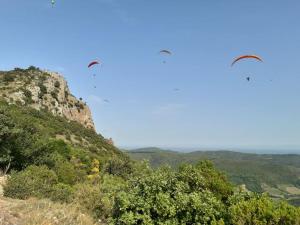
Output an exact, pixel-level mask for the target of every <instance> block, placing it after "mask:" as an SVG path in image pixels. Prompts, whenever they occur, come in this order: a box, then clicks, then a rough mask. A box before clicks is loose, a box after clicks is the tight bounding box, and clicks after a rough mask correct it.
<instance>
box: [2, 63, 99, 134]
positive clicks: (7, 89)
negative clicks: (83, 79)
mask: <svg viewBox="0 0 300 225" xmlns="http://www.w3.org/2000/svg"><path fill="white" fill-rule="evenodd" d="M0 98H2V99H4V100H6V101H7V102H8V103H10V104H22V105H28V106H31V107H33V108H35V109H37V110H41V109H46V110H48V111H50V112H51V113H52V114H54V115H57V116H63V117H66V118H67V119H68V120H71V121H77V122H78V123H80V124H82V125H83V126H85V127H87V128H90V129H93V130H95V125H94V122H93V119H92V115H91V111H90V109H89V107H88V106H87V105H86V103H85V102H83V101H82V99H77V98H76V97H75V96H73V95H72V94H71V92H70V90H69V87H68V85H67V82H66V80H65V79H64V77H63V76H62V75H60V74H58V73H56V72H50V71H41V70H39V69H38V68H35V67H29V68H28V69H25V70H24V69H18V68H16V69H15V70H12V71H7V72H0Z"/></svg>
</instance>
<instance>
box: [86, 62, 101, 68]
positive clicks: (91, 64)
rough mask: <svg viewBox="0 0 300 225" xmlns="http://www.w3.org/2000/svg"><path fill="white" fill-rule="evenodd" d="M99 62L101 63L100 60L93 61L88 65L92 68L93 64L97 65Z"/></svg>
mask: <svg viewBox="0 0 300 225" xmlns="http://www.w3.org/2000/svg"><path fill="white" fill-rule="evenodd" d="M97 64H100V62H98V61H92V62H90V64H89V65H88V68H91V67H92V66H94V65H97Z"/></svg>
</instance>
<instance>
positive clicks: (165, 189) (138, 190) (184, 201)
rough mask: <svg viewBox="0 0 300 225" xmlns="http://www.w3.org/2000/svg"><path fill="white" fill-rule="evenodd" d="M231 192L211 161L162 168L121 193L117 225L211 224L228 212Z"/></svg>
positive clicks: (117, 204) (115, 221) (116, 212)
mask: <svg viewBox="0 0 300 225" xmlns="http://www.w3.org/2000/svg"><path fill="white" fill-rule="evenodd" d="M204 171H205V172H204ZM206 172H207V174H205V173H206ZM204 175H205V176H204ZM214 182H215V183H216V185H212V183H214ZM216 190H222V191H221V192H220V193H217V191H216ZM229 193H232V189H231V186H230V185H229V183H228V181H227V180H226V179H225V178H224V177H223V176H222V175H221V174H219V173H217V172H216V171H215V170H214V168H213V167H212V166H211V165H210V164H208V163H207V162H204V163H200V164H198V165H197V166H182V167H181V168H180V170H179V171H173V170H171V169H170V168H168V167H165V168H161V169H159V170H156V171H153V172H152V173H150V174H149V175H148V176H140V177H136V178H133V179H132V180H131V181H130V184H129V187H128V189H126V190H124V191H123V192H120V193H119V194H118V195H117V198H116V204H115V208H114V213H113V218H114V224H174V225H176V224H211V223H213V222H218V221H221V219H222V218H223V217H224V216H225V215H226V210H225V202H223V199H226V198H227V197H228V195H229Z"/></svg>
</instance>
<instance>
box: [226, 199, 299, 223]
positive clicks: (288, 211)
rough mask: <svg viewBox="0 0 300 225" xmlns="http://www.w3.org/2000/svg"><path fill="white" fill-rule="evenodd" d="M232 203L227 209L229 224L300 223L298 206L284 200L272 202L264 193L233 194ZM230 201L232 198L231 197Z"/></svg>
mask: <svg viewBox="0 0 300 225" xmlns="http://www.w3.org/2000/svg"><path fill="white" fill-rule="evenodd" d="M232 198H234V201H233V202H234V203H235V204H233V205H231V206H230V207H229V209H228V215H229V218H230V219H229V223H230V224H237V225H239V224H241V225H242V224H249V225H256V224H258V225H273V224H282V225H297V224H300V208H296V207H293V206H291V205H288V204H287V203H285V202H274V201H273V200H271V199H270V198H268V197H267V196H265V195H262V196H261V195H256V194H253V195H250V196H249V195H246V196H245V195H243V196H242V197H236V196H233V197H232ZM231 201H232V199H231Z"/></svg>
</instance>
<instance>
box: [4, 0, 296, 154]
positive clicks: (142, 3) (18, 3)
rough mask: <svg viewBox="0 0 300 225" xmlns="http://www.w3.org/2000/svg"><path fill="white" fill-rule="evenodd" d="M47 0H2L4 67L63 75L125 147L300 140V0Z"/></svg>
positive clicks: (291, 143) (100, 127)
mask: <svg viewBox="0 0 300 225" xmlns="http://www.w3.org/2000/svg"><path fill="white" fill-rule="evenodd" d="M50 2H51V1H50V0H49V1H48V0H27V1H24V0H1V3H0V4H1V7H0V28H1V30H0V35H1V36H0V37H1V39H0V40H1V42H0V69H1V70H9V69H13V68H14V67H27V66H29V65H35V66H38V67H40V68H45V69H49V70H53V71H58V72H61V73H62V74H63V75H64V76H65V77H66V79H67V81H68V83H69V86H70V88H71V91H72V92H73V93H74V94H75V95H76V96H77V97H82V98H83V99H84V100H86V101H87V102H88V104H89V105H90V107H91V109H92V111H93V116H94V120H95V124H96V126H97V131H98V132H100V133H102V134H103V135H104V136H106V137H112V138H113V139H114V140H115V142H116V144H117V145H118V146H132V147H133V146H134V147H137V146H161V147H187V148H191V147H199V148H222V149H224V148H227V149H228V148H235V149H251V148H256V149H274V150H275V149H283V150H286V151H291V150H293V151H296V150H297V149H300V100H299V99H300V98H299V96H300V63H299V50H300V30H299V21H300V14H299V11H300V2H299V1H296V0H286V1H282V0H272V1H271V0H269V1H261V0H252V1H241V0H239V1H237V0H226V1H225V0H223V1H221V0H189V1H183V0H151V1H149V0H56V5H55V6H54V7H53V8H52V7H51V3H50ZM160 49H169V50H171V51H172V52H173V55H172V56H171V57H164V56H161V55H159V54H158V52H159V50H160ZM242 54H257V55H260V56H261V57H262V58H263V59H264V63H259V62H255V61H252V60H245V61H243V62H240V63H239V64H236V66H235V67H233V68H232V67H230V63H231V62H232V59H233V58H235V57H236V56H238V55H242ZM94 59H99V60H101V61H102V62H103V65H102V67H94V68H93V69H92V70H89V69H87V64H88V63H89V62H90V61H92V60H94ZM164 60H165V61H166V63H165V64H164V63H162V62H163V61H164ZM94 73H95V74H96V78H93V76H92V75H93V74H94ZM247 76H250V77H251V79H252V80H251V82H247V81H246V80H245V77H247ZM94 85H96V86H97V89H94V88H93V87H94ZM174 88H179V89H180V91H177V92H175V91H174ZM104 99H109V100H110V103H105V102H104V101H103V100H104ZM299 152H300V151H299Z"/></svg>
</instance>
